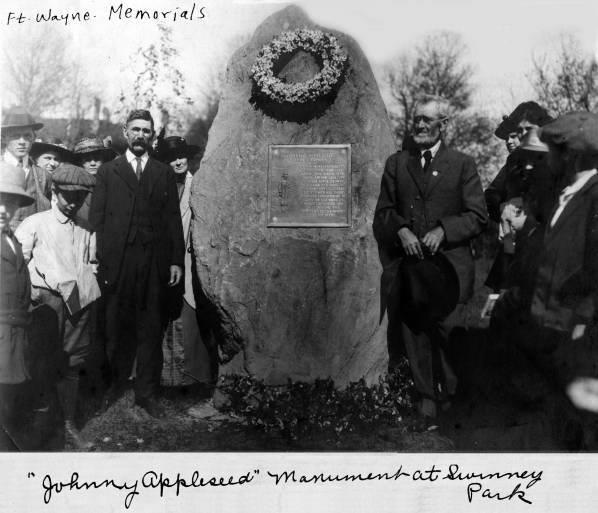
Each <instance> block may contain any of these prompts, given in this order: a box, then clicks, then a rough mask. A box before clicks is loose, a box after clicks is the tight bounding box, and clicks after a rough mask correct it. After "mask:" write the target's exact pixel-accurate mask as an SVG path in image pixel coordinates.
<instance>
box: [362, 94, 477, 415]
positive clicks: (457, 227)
mask: <svg viewBox="0 0 598 513" xmlns="http://www.w3.org/2000/svg"><path fill="white" fill-rule="evenodd" d="M448 107H449V106H448V102H446V101H445V100H443V99H442V98H439V97H428V98H426V99H424V100H423V101H422V102H421V103H420V104H419V105H418V106H417V108H416V110H415V116H414V119H413V134H412V135H413V144H412V145H410V147H409V150H408V151H403V152H398V153H395V154H393V155H391V156H390V157H389V158H388V160H387V161H386V165H385V168H384V174H383V177H382V183H381V187H380V195H379V197H378V203H377V205H376V211H375V215H374V223H373V229H374V235H375V237H376V240H377V242H378V249H379V254H380V260H381V263H382V266H383V274H382V279H381V296H382V297H381V301H382V303H381V310H382V314H384V311H385V310H387V311H388V320H389V322H388V351H389V371H390V372H396V371H397V370H398V365H399V362H400V360H401V358H402V357H403V356H406V357H407V358H408V360H409V365H410V368H411V372H412V376H413V379H414V382H415V386H416V388H417V390H418V392H419V394H420V395H421V402H420V403H419V408H420V412H421V413H422V414H423V415H424V416H427V417H434V416H435V415H436V409H437V404H438V403H441V404H442V403H444V402H446V401H447V400H448V397H449V396H450V395H452V394H454V393H455V388H456V383H457V379H456V377H455V375H454V373H453V371H452V369H451V367H450V365H449V362H448V361H447V358H446V354H445V350H444V346H445V344H446V342H447V340H448V334H449V330H450V328H451V327H452V326H454V324H455V321H456V320H458V319H457V318H458V313H459V311H460V310H461V309H462V308H461V307H460V306H459V307H458V305H462V304H463V303H465V302H466V301H467V300H468V299H469V298H470V297H471V296H472V294H473V284H474V261H473V255H472V250H471V246H470V243H471V240H472V239H473V238H474V237H476V236H477V235H478V234H479V233H480V232H481V231H482V230H483V229H484V227H485V225H486V222H487V213H486V204H485V201H484V193H483V191H482V186H481V183H480V179H479V176H478V174H477V171H476V166H475V163H474V161H473V159H472V158H471V157H469V156H467V155H465V154H463V153H460V152H458V151H455V150H452V149H450V148H448V147H447V146H446V145H445V144H444V143H443V141H442V136H443V134H444V132H445V129H446V126H447V123H448V117H449V114H448Z"/></svg>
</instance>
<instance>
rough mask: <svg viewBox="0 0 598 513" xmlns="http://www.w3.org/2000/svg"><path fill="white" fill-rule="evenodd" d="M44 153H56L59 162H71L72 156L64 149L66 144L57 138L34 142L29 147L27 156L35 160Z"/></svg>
mask: <svg viewBox="0 0 598 513" xmlns="http://www.w3.org/2000/svg"><path fill="white" fill-rule="evenodd" d="M44 153H56V154H57V155H58V158H59V159H60V160H61V162H72V160H73V154H72V152H71V151H70V150H69V149H68V148H67V147H66V144H64V143H63V142H62V140H61V139H59V138H58V137H51V138H49V139H47V140H43V139H40V140H36V141H35V142H34V143H33V144H32V145H31V151H30V152H29V156H30V157H31V158H32V159H33V160H35V159H37V157H39V156H40V155H43V154H44Z"/></svg>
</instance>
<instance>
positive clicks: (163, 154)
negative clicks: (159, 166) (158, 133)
mask: <svg viewBox="0 0 598 513" xmlns="http://www.w3.org/2000/svg"><path fill="white" fill-rule="evenodd" d="M198 151H199V146H195V145H193V144H187V141H185V139H184V138H183V137H179V136H178V135H171V136H169V137H166V138H164V139H161V140H160V141H158V145H157V146H156V158H157V159H158V160H160V161H162V162H165V163H166V164H168V163H170V162H172V161H173V160H176V159H177V158H180V157H186V158H192V157H193V156H194V155H196V154H197V152H198Z"/></svg>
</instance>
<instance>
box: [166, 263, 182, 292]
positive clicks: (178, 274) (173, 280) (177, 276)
mask: <svg viewBox="0 0 598 513" xmlns="http://www.w3.org/2000/svg"><path fill="white" fill-rule="evenodd" d="M182 277H183V269H181V266H180V265H171V266H170V280H169V281H168V286H169V287H175V286H177V285H178V284H179V283H180V281H181V278H182Z"/></svg>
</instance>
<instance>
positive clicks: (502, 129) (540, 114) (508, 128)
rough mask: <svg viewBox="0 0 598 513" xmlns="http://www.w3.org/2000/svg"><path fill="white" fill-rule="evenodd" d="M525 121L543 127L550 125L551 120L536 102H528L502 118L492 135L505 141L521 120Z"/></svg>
mask: <svg viewBox="0 0 598 513" xmlns="http://www.w3.org/2000/svg"><path fill="white" fill-rule="evenodd" d="M524 119H525V120H527V121H529V122H530V123H533V124H534V125H538V126H543V125H546V124H547V123H550V122H551V121H552V120H553V118H552V117H551V116H550V115H549V114H548V111H547V110H546V109H545V108H544V107H542V106H541V105H539V104H538V103H536V102H533V101H529V102H523V103H520V104H519V105H517V107H515V109H514V110H513V112H511V114H509V115H508V116H506V117H504V116H503V120H502V122H501V123H500V125H498V128H497V129H496V130H495V132H494V135H496V137H499V138H501V139H505V140H506V139H507V137H508V136H509V134H510V133H511V132H513V131H514V130H516V129H517V125H518V124H519V123H521V121H523V120H524Z"/></svg>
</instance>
